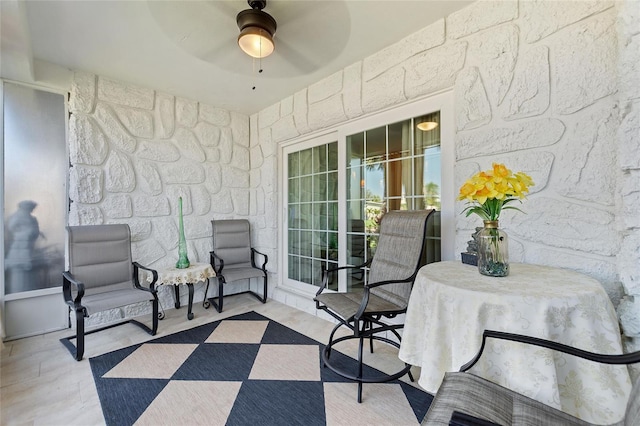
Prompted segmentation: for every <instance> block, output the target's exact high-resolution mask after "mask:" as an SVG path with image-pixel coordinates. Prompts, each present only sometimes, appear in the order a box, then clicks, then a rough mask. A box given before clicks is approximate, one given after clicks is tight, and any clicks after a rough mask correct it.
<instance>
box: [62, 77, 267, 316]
mask: <svg viewBox="0 0 640 426" xmlns="http://www.w3.org/2000/svg"><path fill="white" fill-rule="evenodd" d="M69 109H70V112H71V117H70V119H69V135H68V137H69V150H70V157H71V165H72V167H71V169H70V174H69V181H70V182H69V188H70V190H69V196H70V198H71V201H72V203H71V211H70V213H69V224H70V225H92V224H103V223H127V224H129V226H130V227H131V232H132V254H133V258H134V260H136V261H138V262H140V263H141V264H143V265H147V266H150V267H153V268H163V267H166V266H170V265H175V262H176V261H177V258H178V256H177V251H178V248H177V245H178V212H177V205H178V198H179V197H180V196H182V198H183V215H184V227H185V235H186V239H187V246H188V256H189V260H190V261H191V262H208V261H209V252H210V251H211V244H212V243H211V220H212V219H226V218H237V217H246V218H249V217H250V216H251V215H252V214H253V213H255V212H252V211H251V208H250V200H251V199H252V198H255V192H256V191H255V190H254V189H251V188H250V185H249V181H250V174H249V170H250V161H251V160H253V161H254V163H255V164H257V165H258V166H259V165H260V164H261V163H262V159H261V154H260V149H257V150H253V151H251V150H250V147H249V117H247V116H246V115H242V114H238V113H234V112H230V111H227V110H224V109H221V108H216V107H213V106H211V105H205V104H202V103H198V102H196V101H192V100H188V99H183V98H179V97H175V96H172V95H169V94H167V93H162V92H157V91H154V90H152V89H148V88H143V87H137V86H133V85H130V84H126V83H122V82H118V81H113V80H110V79H108V78H104V77H101V76H96V75H94V74H89V73H82V72H76V73H75V75H74V80H73V85H72V89H71V97H70V101H69ZM254 204H255V203H254ZM253 226H254V228H255V227H256V226H263V225H260V224H253ZM212 284H214V283H213V282H212ZM242 285H243V283H240V284H239V285H238V286H237V287H236V288H235V289H232V290H233V291H240V290H245V289H246V283H244V285H245V288H242ZM172 290H173V289H172V288H171V287H165V286H162V287H160V291H159V294H160V297H161V303H162V305H163V306H164V308H165V309H167V308H172V307H173V304H174V302H173V299H172V293H171V291H172ZM209 294H210V295H215V294H217V286H215V285H212V288H211V289H210V292H209ZM181 296H182V303H183V305H186V302H187V291H186V288H182V289H181ZM203 297H204V285H203V284H200V285H197V286H196V293H195V301H202V300H203ZM142 312H150V310H149V308H148V304H144V305H140V306H130V307H127V308H126V309H123V310H116V311H113V312H107V313H104V314H102V315H95V316H92V317H91V319H90V320H91V323H92V324H93V323H102V322H110V321H113V320H117V319H120V318H122V317H124V316H132V315H139V314H140V313H142Z"/></svg>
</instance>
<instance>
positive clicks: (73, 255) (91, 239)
mask: <svg viewBox="0 0 640 426" xmlns="http://www.w3.org/2000/svg"><path fill="white" fill-rule="evenodd" d="M67 250H68V255H69V270H68V271H65V272H63V274H62V295H63V297H64V301H65V303H66V304H67V305H68V306H69V312H71V311H73V312H74V313H75V318H76V335H75V336H71V337H65V338H62V339H60V341H61V342H62V344H64V345H65V347H66V348H67V349H68V350H69V352H71V355H73V356H74V357H75V359H76V360H77V361H80V360H81V359H82V356H83V355H84V337H85V336H86V335H88V334H92V333H96V332H98V331H102V330H105V329H107V328H111V327H115V326H117V325H122V324H126V323H132V324H135V325H137V326H138V327H140V328H142V329H143V330H145V331H146V332H147V333H149V334H151V335H152V336H154V335H155V334H156V332H157V331H158V294H157V290H156V289H155V283H156V281H157V279H158V273H157V272H156V271H155V270H153V269H150V268H147V267H145V266H142V265H140V264H139V263H137V262H133V261H132V257H131V231H130V229H129V225H126V224H114V225H90V226H67ZM140 269H143V270H145V271H147V272H149V273H151V274H152V276H153V281H152V282H151V283H150V284H149V286H148V287H146V286H142V285H141V284H140V278H139V270H140ZM145 302H147V303H148V302H151V310H152V326H151V328H149V327H148V326H147V325H146V324H143V323H141V322H139V321H137V320H135V319H129V320H127V321H123V322H120V323H117V324H110V325H107V326H105V327H101V328H97V329H93V330H91V331H89V332H85V324H84V319H85V318H87V317H89V316H90V315H93V314H95V313H98V312H104V311H108V310H112V309H117V308H122V307H124V306H128V305H132V304H135V303H145ZM69 326H71V319H69ZM74 338H75V339H76V344H75V346H74V344H73V343H72V342H71V340H72V339H74Z"/></svg>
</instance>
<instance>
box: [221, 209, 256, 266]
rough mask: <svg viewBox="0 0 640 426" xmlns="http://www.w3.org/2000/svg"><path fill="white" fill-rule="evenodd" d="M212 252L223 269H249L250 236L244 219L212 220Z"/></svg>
mask: <svg viewBox="0 0 640 426" xmlns="http://www.w3.org/2000/svg"><path fill="white" fill-rule="evenodd" d="M211 225H212V227H213V251H214V252H215V254H216V255H217V256H219V257H220V258H222V259H223V260H224V267H225V268H229V267H251V234H250V231H249V221H248V220H246V219H233V220H212V221H211Z"/></svg>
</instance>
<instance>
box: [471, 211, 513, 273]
mask: <svg viewBox="0 0 640 426" xmlns="http://www.w3.org/2000/svg"><path fill="white" fill-rule="evenodd" d="M478 271H479V272H480V273H481V274H482V275H488V276H490V277H506V276H507V275H509V240H508V237H507V234H506V233H505V232H504V231H503V230H501V229H500V228H498V221H497V220H485V221H484V228H482V230H481V231H480V232H479V233H478Z"/></svg>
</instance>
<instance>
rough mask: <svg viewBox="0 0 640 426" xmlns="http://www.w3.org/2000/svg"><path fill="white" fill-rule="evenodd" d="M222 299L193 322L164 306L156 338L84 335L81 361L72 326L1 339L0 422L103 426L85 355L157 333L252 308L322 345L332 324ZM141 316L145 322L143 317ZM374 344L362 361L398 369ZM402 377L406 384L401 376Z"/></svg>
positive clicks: (393, 356) (390, 351) (128, 333)
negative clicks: (70, 346) (66, 340)
mask: <svg viewBox="0 0 640 426" xmlns="http://www.w3.org/2000/svg"><path fill="white" fill-rule="evenodd" d="M224 303H225V307H224V311H223V312H222V313H217V312H216V311H215V309H213V308H209V309H208V310H205V309H203V308H202V304H194V308H193V310H194V315H195V318H194V319H193V320H192V321H188V320H187V319H186V312H187V310H186V309H185V307H183V308H181V309H170V310H167V311H166V317H165V319H164V320H162V321H160V325H159V327H158V328H159V330H158V334H157V335H156V336H149V335H148V334H146V333H145V332H144V331H142V330H141V329H140V328H138V327H136V326H135V325H132V324H126V325H123V326H119V327H114V328H111V329H108V330H104V331H101V332H99V333H95V334H92V335H89V336H87V337H86V340H85V354H84V359H83V360H82V361H80V362H77V361H75V359H74V358H73V357H72V356H71V354H70V353H69V352H68V351H67V349H66V348H65V347H64V346H63V345H62V344H61V343H60V342H59V339H60V338H61V337H66V336H70V335H71V334H73V332H72V331H71V330H63V331H59V332H55V333H48V334H44V335H39V336H34V337H29V338H26V339H20V340H14V341H9V342H5V343H4V347H3V348H2V352H1V353H0V358H1V363H0V425H65V426H66V425H101V424H104V419H103V417H102V410H101V408H100V401H99V400H98V394H97V392H96V388H95V386H94V384H93V377H92V375H91V367H90V365H89V361H88V359H89V358H91V357H94V356H97V355H101V354H103V353H106V352H110V351H113V350H116V349H120V348H123V347H127V346H131V345H134V344H138V343H141V342H145V341H147V340H151V339H154V338H156V337H160V336H165V335H168V334H172V333H175V332H178V331H181V330H184V329H188V328H193V327H196V326H198V325H202V324H205V323H208V322H212V321H217V320H220V319H223V318H227V317H230V316H233V315H237V314H241V313H244V312H248V311H256V312H258V313H260V314H262V315H264V316H266V317H268V318H271V319H273V320H275V321H278V322H279V323H281V324H283V325H286V326H287V327H289V328H292V329H294V330H296V331H298V332H300V333H302V334H305V335H307V336H309V337H311V338H313V339H316V340H318V341H319V342H323V343H326V342H327V340H328V338H329V333H330V332H331V329H332V328H333V323H331V322H329V321H326V320H323V319H321V318H318V317H316V316H313V315H311V314H309V313H306V312H303V311H300V310H297V309H295V308H292V307H289V306H286V305H283V304H281V303H278V302H275V301H273V300H269V301H268V302H267V303H266V304H262V303H260V302H258V301H257V300H256V299H254V298H253V297H251V296H250V295H248V294H246V295H239V296H234V297H230V298H226V299H225V302H224ZM140 320H142V321H143V322H145V323H149V322H150V318H149V317H148V316H146V317H141V318H140ZM345 332H346V330H345ZM351 342H353V344H351ZM375 345H376V346H375V353H374V354H373V355H370V354H368V352H367V351H365V362H366V363H367V364H369V365H371V366H373V367H376V368H378V369H380V370H382V371H388V372H391V371H397V370H399V369H400V368H401V366H402V363H401V362H400V361H399V360H398V358H397V349H395V348H391V347H389V346H388V345H385V344H381V343H380V344H378V342H375ZM340 350H341V351H343V352H345V353H347V354H349V355H351V356H354V354H355V341H349V342H345V343H344V344H342V345H341V346H340ZM413 373H414V377H416V378H417V377H418V376H419V371H418V370H417V369H416V368H415V367H414V370H413ZM403 380H405V381H407V382H408V378H407V377H406V376H405V377H404V378H403ZM365 386H370V385H367V384H365ZM354 398H355V394H354Z"/></svg>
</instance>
